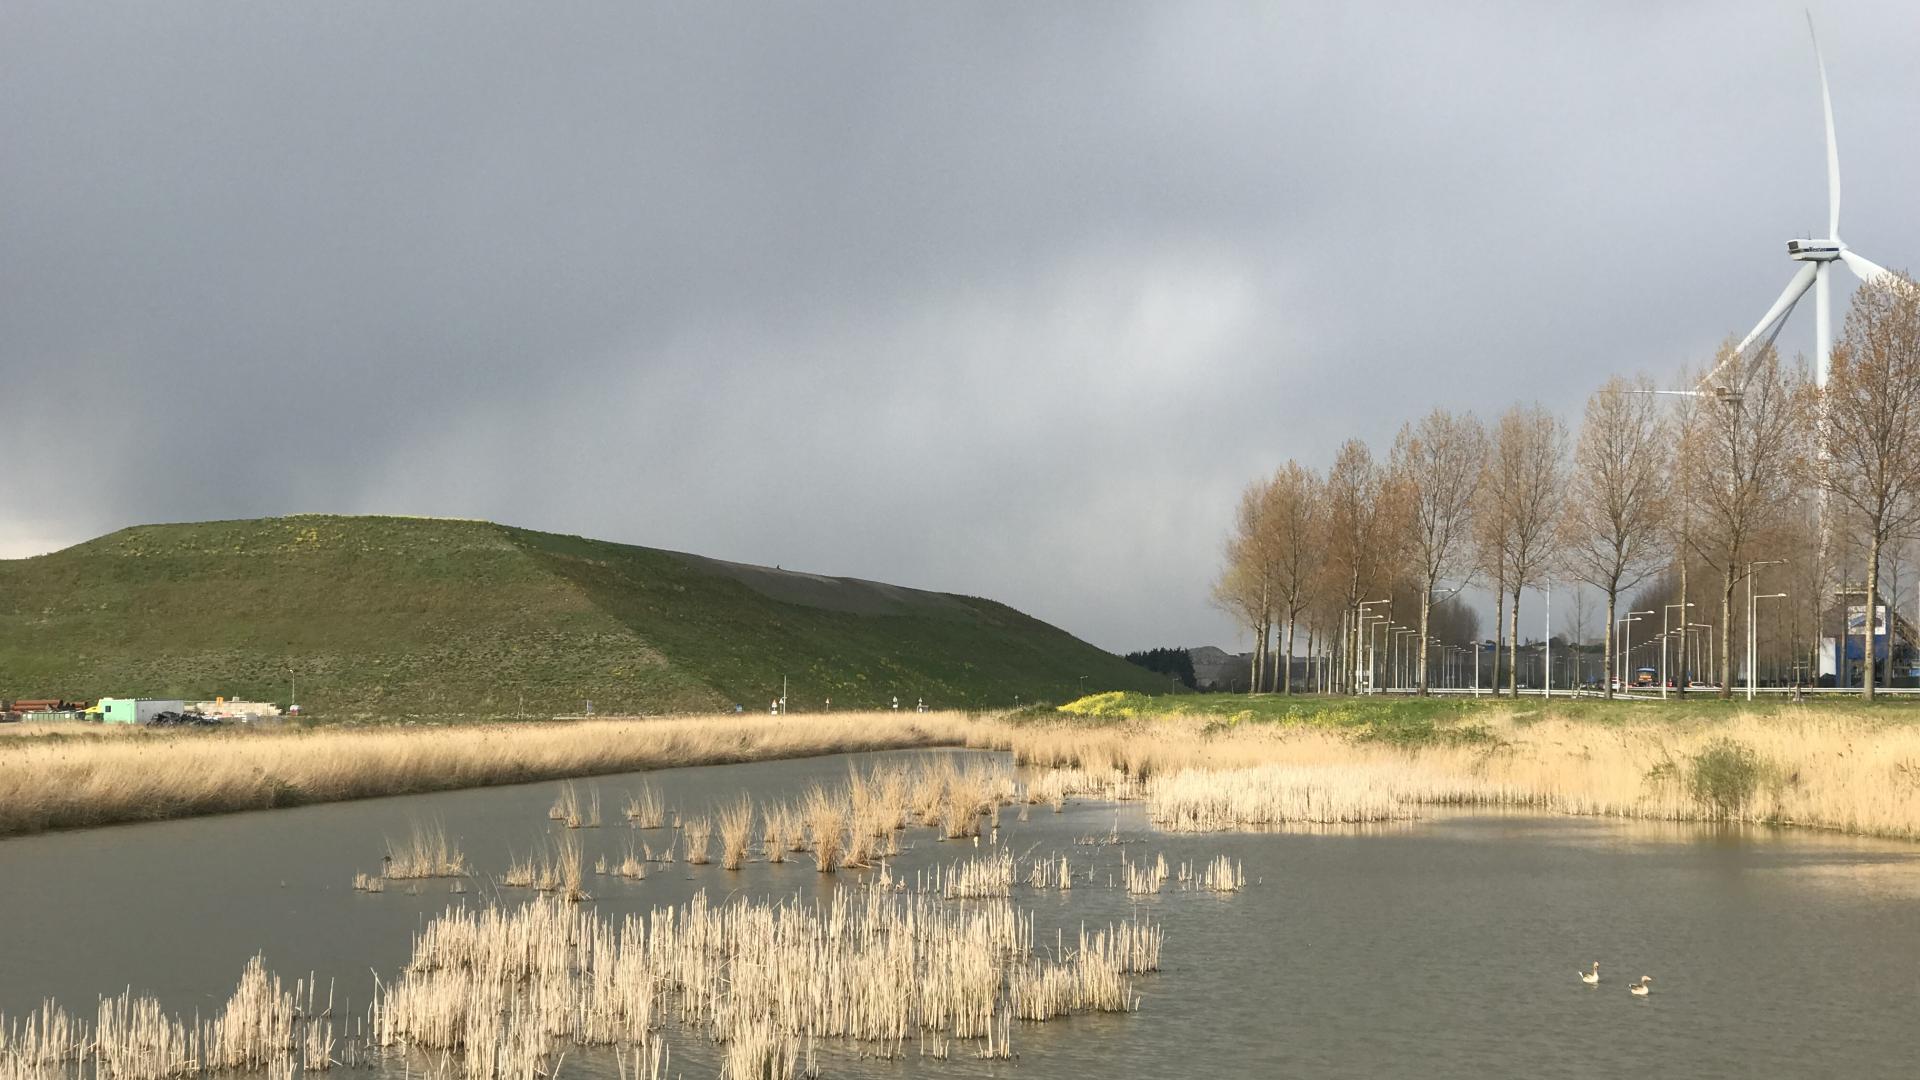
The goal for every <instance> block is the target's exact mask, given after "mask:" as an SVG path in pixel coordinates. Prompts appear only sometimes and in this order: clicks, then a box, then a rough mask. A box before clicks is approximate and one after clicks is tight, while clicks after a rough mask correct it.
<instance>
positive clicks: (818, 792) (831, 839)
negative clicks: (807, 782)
mask: <svg viewBox="0 0 1920 1080" xmlns="http://www.w3.org/2000/svg"><path fill="white" fill-rule="evenodd" d="M800 817H801V818H802V820H804V821H805V822H806V825H807V836H808V838H809V843H810V844H811V846H812V849H813V862H814V866H815V867H816V868H818V869H819V871H820V872H821V873H823V874H831V873H832V872H833V871H834V870H835V869H836V868H838V867H839V866H840V865H841V862H842V855H843V849H844V847H845V845H846V841H847V831H846V830H847V811H846V808H845V807H844V806H842V805H841V803H840V801H839V800H838V799H835V798H834V797H833V796H831V795H828V794H827V793H826V791H825V790H823V789H821V788H820V787H819V786H817V785H816V786H815V787H813V788H811V789H809V790H808V791H807V795H806V798H805V799H804V800H803V801H802V802H801V805H800Z"/></svg>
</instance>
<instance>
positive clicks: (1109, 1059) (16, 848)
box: [0, 754, 1920, 1078]
mask: <svg viewBox="0 0 1920 1080" xmlns="http://www.w3.org/2000/svg"><path fill="white" fill-rule="evenodd" d="M916 756H918V755H913V754H906V755H874V756H871V757H869V758H864V759H862V760H873V759H875V758H886V757H896V758H901V757H904V758H909V759H910V758H913V757H916ZM848 762H849V759H847V758H821V759H811V760H805V761H793V762H768V763H758V764H752V765H735V766H720V767H710V768H698V769H683V770H672V771H667V772H659V773H653V774H648V775H647V776H646V779H647V780H648V781H649V782H651V783H652V784H653V785H654V786H655V787H656V788H658V789H659V790H660V791H661V792H662V793H663V794H664V796H665V797H666V799H667V801H668V802H669V804H670V805H672V806H674V807H677V808H679V809H681V810H683V811H684V812H688V813H700V812H703V811H704V810H705V809H707V808H708V807H711V806H717V805H719V804H721V803H723V802H725V801H727V800H729V799H732V798H735V797H737V796H738V795H739V794H740V793H741V792H742V791H743V790H744V791H749V792H751V793H752V794H753V795H754V797H755V798H756V799H762V800H764V799H767V798H786V797H792V796H795V795H798V794H799V793H801V792H802V791H804V790H805V789H806V788H807V787H808V786H809V785H811V784H814V783H826V784H831V783H834V782H837V781H839V780H840V779H842V778H844V776H845V774H846V770H847V767H848ZM639 779H640V778H639V777H610V778H603V779H601V780H598V781H594V782H591V783H594V784H597V785H598V787H599V788H600V791H601V796H602V800H603V804H604V805H605V806H606V807H607V808H608V810H609V813H608V814H607V815H606V816H607V818H608V823H607V824H606V826H604V827H602V828H600V829H581V830H576V831H574V832H572V833H571V834H569V835H572V836H575V837H577V838H579V839H580V841H581V842H582V844H583V845H584V847H585V852H586V859H587V861H588V863H589V864H591V863H592V861H593V860H594V859H596V858H597V857H599V856H601V855H606V856H608V858H609V861H612V862H617V861H618V860H619V858H620V857H621V856H622V855H623V854H624V853H625V850H626V845H627V842H628V840H629V839H630V838H631V837H632V835H633V833H632V832H631V831H630V830H629V829H628V828H627V827H626V825H625V824H624V822H621V821H620V820H619V817H618V814H617V812H616V811H615V808H617V807H619V806H621V805H623V804H624V802H625V799H626V796H627V794H628V793H629V791H631V790H632V789H633V788H634V787H635V786H636V785H637V783H638V781H639ZM587 783H589V782H582V785H583V787H584V786H585V785H586V784H587ZM557 787H558V785H554V784H535V785H525V786H520V787H509V788H493V789H486V790H479V791H465V792H446V793H440V794H434V795H422V796H409V797H404V798H393V799H379V800H370V801H366V802H359V803H347V804H338V805H332V806H318V807H307V808H302V809H297V810H284V811H275V812H272V813H257V814H244V815H233V816H228V817H218V818H206V819H199V820H195V821H178V822H163V823H156V824H148V825H134V826H122V827H115V828H109V829H98V830H91V831H87V832H76V833H68V834H60V835H51V836H39V837H27V838H21V839H15V840H7V841H4V842H0V1011H4V1012H6V1013H7V1014H9V1015H16V1016H17V1015H19V1014H21V1013H22V1012H24V1011H26V1010H28V1009H31V1008H33V1007H35V1006H37V1005H38V1004H39V1002H40V1001H41V999H42V998H43V997H44V996H47V995H54V996H56V997H58V998H59V999H61V1000H62V1001H64V1002H65V1003H66V1004H67V1005H68V1007H69V1008H70V1009H72V1010H74V1011H76V1012H80V1013H82V1014H86V1013H90V1012H91V1003H92V1001H93V999H94V998H95V996H96V995H99V994H102V993H118V992H119V991H121V990H122V989H124V988H126V987H127V986H129V985H131V986H133V987H134V988H135V989H136V990H139V991H145V992H150V993H153V994H155V995H157V996H159V997H160V998H162V1000H163V1001H165V1002H166V1004H167V1005H168V1006H169V1007H170V1008H173V1009H176V1010H179V1011H182V1012H185V1013H189V1014H190V1013H192V1012H194V1011H195V1010H198V1011H201V1012H203V1013H204V1012H206V1011H207V1010H208V1009H209V1008H210V1007H212V1006H214V1005H215V1004H217V1003H218V1002H219V1001H221V1000H223V999H224V997H225V996H226V994H228V993H229V992H230V991H231V988H232V985H233V982H234V979H235V978H236V977H237V976H238V974H239V972H240V970H241V967H242V966H243V965H244V964H245V962H246V960H247V958H248V957H249V956H251V955H252V954H253V953H254V952H255V951H260V950H264V951H265V952H266V954H267V959H268V961H269V963H270V965H271V966H272V967H273V968H274V969H275V970H277V971H279V972H280V973H282V974H283V975H288V976H291V975H294V974H305V973H306V972H309V971H313V972H317V973H318V974H319V975H320V977H321V978H322V979H323V980H326V979H329V978H331V979H334V980H337V985H338V987H339V991H340V993H341V994H342V995H343V996H344V997H346V998H348V999H350V1000H351V1001H352V1002H353V1005H354V1007H355V1008H356V1009H359V1008H364V1005H365V1001H366V996H367V988H368V987H369V986H370V985H371V980H372V974H371V972H372V971H373V970H378V971H381V972H383V973H385V972H391V971H392V970H394V969H395V968H397V967H398V966H399V964H400V963H401V962H402V961H403V960H404V958H405V955H406V952H407V947H408V942H409V939H410V936H411V935H412V934H413V933H414V932H415V930H417V929H418V928H419V927H420V926H421V925H422V924H423V923H424V921H425V920H426V919H428V918H430V917H431V916H432V915H433V914H435V913H437V912H439V911H441V910H443V909H444V908H445V907H446V906H447V905H448V904H450V903H452V904H473V903H483V902H486V901H487V900H489V899H492V898H493V897H494V895H495V891H496V887H495V886H492V885H488V884H483V883H475V884H474V885H473V886H472V887H471V891H470V892H469V893H467V894H466V895H452V894H450V892H449V888H450V886H449V883H448V882H445V881H427V882H422V883H420V884H419V886H418V891H417V893H416V892H412V891H409V889H408V887H407V886H405V885H403V884H399V883H395V884H390V885H389V886H388V888H387V891H386V892H384V893H381V894H378V895H366V894H361V893H355V892H354V891H353V890H352V888H351V882H352V878H353V875H354V873H355V872H376V871H378V869H379V865H380V856H381V854H382V853H383V852H384V851H385V848H386V841H387V840H388V839H390V838H391V839H393V840H403V839H404V838H405V837H406V836H407V835H408V833H409V832H410V830H411V829H412V827H413V825H414V824H416V823H421V822H440V823H443V824H444V825H445V826H446V828H447V830H448V831H449V833H451V834H453V835H455V836H457V837H458V838H459V840H460V842H461V845H462V847H463V848H464V849H465V851H466V853H467V856H468V858H469V860H470V862H472V863H473V864H474V865H475V866H476V867H477V868H478V869H479V870H480V871H481V872H483V873H485V874H492V875H498V874H499V873H500V872H502V871H503V870H504V869H505V867H506V865H507V863H508V861H509V857H510V855H511V854H514V853H521V854H524V853H525V852H526V851H528V850H529V849H530V848H532V847H534V846H536V845H538V844H539V843H541V842H542V841H543V839H545V838H550V837H553V836H557V835H559V832H560V831H563V830H561V829H560V827H559V826H557V825H555V824H554V823H553V822H551V821H549V820H548V818H547V811H548V809H549V808H550V807H551V806H552V803H553V800H554V795H555V791H556V790H557ZM1002 825H1003V827H1002V833H1001V837H1000V839H1001V841H1002V842H1003V843H1005V844H1008V845H1010V846H1011V847H1012V849H1013V850H1014V851H1015V852H1016V853H1020V854H1023V855H1024V854H1027V853H1029V852H1033V853H1042V852H1046V851H1054V850H1057V851H1065V852H1070V853H1071V854H1072V857H1073V860H1074V863H1075V865H1076V867H1083V866H1092V867H1095V868H1096V873H1097V874H1099V875H1101V876H1102V877H1103V878H1104V876H1105V875H1106V874H1109V873H1110V874H1112V875H1115V876H1117V875H1118V874H1119V865H1120V858H1121V855H1122V853H1123V852H1124V853H1125V854H1127V856H1128V857H1130V858H1134V859H1136V860H1138V859H1140V858H1141V857H1143V856H1145V857H1147V858H1151V857H1152V856H1153V855H1155V854H1158V853H1164V854H1165V855H1166V858H1167V860H1168V861H1169V862H1170V863H1176V864H1177V863H1178V862H1181V861H1195V862H1198V861H1201V860H1204V859H1207V858H1211V857H1213V856H1215V855H1218V854H1223V853H1224V854H1226V855H1229V856H1231V857H1232V858H1234V859H1238V860H1241V861H1242V862H1243V863H1244V865H1245V869H1246V874H1247V878H1248V880H1249V882H1250V886H1249V888H1248V889H1247V890H1246V891H1244V892H1241V893H1239V894H1236V895H1233V896H1229V897H1219V896H1214V895H1210V894H1205V893H1191V892H1185V893H1183V892H1166V893H1162V894H1159V895H1153V896H1145V897H1129V896H1128V895H1126V893H1125V892H1124V891H1122V890H1119V889H1082V888H1077V889H1075V890H1074V891H1073V892H1072V893H1071V894H1068V895H1062V894H1059V893H1055V892H1033V891H1029V890H1025V889H1019V890H1016V903H1019V904H1021V905H1022V906H1024V907H1027V908H1030V909H1032V910H1033V911H1034V912H1035V919H1036V923H1037V925H1038V928H1039V930H1040V933H1041V934H1042V935H1043V936H1051V934H1052V933H1053V931H1054V930H1055V929H1058V930H1061V931H1064V932H1066V933H1068V934H1072V933H1075V932H1077V928H1078V927H1079V925H1080V924H1081V922H1082V921H1083V920H1084V921H1086V922H1088V923H1091V924H1098V923H1104V922H1105V921H1106V920H1108V919H1110V918H1117V917H1123V916H1129V915H1132V914H1135V913H1147V914H1149V915H1150V916H1151V917H1152V918H1154V919H1155V920H1158V921H1161V922H1162V923H1163V924H1164V926H1165V928H1166V949H1165V954H1164V958H1163V970H1162V972H1161V973H1159V974H1157V975H1152V976H1147V977H1144V978H1142V979H1141V980H1140V981H1139V983H1138V989H1139V990H1140V991H1141V992H1142V993H1143V994H1144V996H1145V1002H1144V1006H1143V1008H1142V1010H1141V1011H1140V1012H1139V1013H1137V1014H1132V1015H1124V1016H1107V1015H1101V1016H1076V1017H1073V1018H1070V1019H1066V1020H1059V1021H1054V1022H1051V1023H1048V1024H1045V1025H1036V1026H1026V1027H1019V1028H1016V1030H1015V1032H1014V1044H1015V1048H1016V1049H1017V1050H1018V1051H1019V1053H1020V1058H1019V1060H1017V1061H1015V1062H1012V1063H1007V1062H998V1063H990V1062H980V1061H972V1060H965V1059H955V1060H953V1061H949V1062H931V1061H921V1060H919V1059H917V1058H913V1057H909V1058H908V1059H907V1060H905V1061H903V1062H892V1063H887V1062H874V1061H862V1060H858V1059H854V1058H851V1057H848V1056H845V1055H842V1054H836V1053H826V1054H823V1055H822V1063H823V1066H824V1069H825V1072H826V1074H827V1075H830V1076H855V1077H864V1076H898V1075H901V1074H903V1073H911V1074H914V1075H929V1076H933V1075H942V1076H945V1075H951V1076H987V1075H995V1076H1028V1077H1036V1078H1045V1077H1068V1076H1071V1077H1075V1078H1081V1077H1093V1076H1175V1075H1208V1076H1233V1077H1269V1076H1311V1077H1376V1076H1443V1077H1465V1076H1486V1075H1500V1076H1512V1075H1526V1076H1569V1077H1572V1076H1582V1077H1584V1076H1593V1075H1598V1074H1604V1073H1615V1074H1620V1073H1638V1074H1643V1075H1675V1076H1753V1075H1800V1076H1808V1075H1857V1076H1910V1075H1916V1074H1920V1052H1916V1049H1915V1047H1914V1042H1913V1039H1912V1036H1911V1031H1912V1027H1913V1021H1914V1019H1915V1017H1916V1015H1920V903H1916V902H1915V901H1916V900H1917V899H1920V855H1917V854H1916V850H1917V849H1916V848H1914V847H1912V846H1910V845H1902V844H1897V843H1890V842H1881V841H1872V840H1859V839H1854V838H1847V837H1839V836H1832V835H1826V834H1816V833H1806V832H1796V831H1789V830H1771V829H1758V828H1745V829H1722V828H1713V827H1703V826H1697V825H1683V824H1675V823H1667V822H1622V821H1614V820H1603V819H1581V818H1547V817H1533V816H1527V815H1520V814H1487V813H1473V814H1455V813H1447V814H1443V815H1440V816H1437V817H1435V818H1432V819H1430V820H1426V821H1422V822H1415V823H1396V824H1394V825H1391V826H1387V827H1374V828H1370V829H1368V830H1367V831H1366V832H1364V833H1362V832H1357V831H1355V830H1351V829H1345V830H1342V829H1317V830H1314V831H1313V832H1311V833H1305V832H1292V831H1287V832H1275V833H1264V834H1212V835H1186V834H1183V835H1164V834H1159V833H1156V832H1154V831H1153V830H1151V829H1150V827H1149V826H1148V825H1147V823H1146V821H1145V819H1144V815H1143V814H1142V812H1141V808H1140V807H1139V806H1138V805H1137V804H1134V805H1123V806H1120V807H1117V808H1116V807H1114V806H1112V805H1110V804H1091V803H1073V804H1069V805H1068V807H1067V809H1066V812H1064V813H1061V814H1054V813H1052V812H1051V811H1050V810H1048V809H1047V808H1046V807H1044V806H1041V807H1035V808H1034V810H1033V812H1032V814H1031V818H1030V820H1028V821H1026V822H1021V821H1018V820H1016V818H1015V814H1014V812H1013V811H1012V810H1011V809H1010V810H1008V811H1006V812H1004V813H1003V816H1002ZM1116 832H1117V834H1118V835H1119V836H1120V837H1121V839H1123V840H1125V841H1127V842H1126V843H1124V844H1121V845H1110V846H1095V847H1075V846H1074V843H1073V842H1074V840H1075V839H1076V838H1080V837H1094V836H1106V835H1109V834H1110V833H1116ZM642 835H646V834H642ZM911 838H912V850H910V851H908V852H907V853H906V854H904V855H903V856H902V857H901V858H900V859H899V860H897V862H896V864H895V872H896V874H903V875H911V874H912V873H913V872H914V870H916V869H920V868H925V867H928V866H931V865H933V864H935V863H942V862H947V861H950V860H952V859H953V858H955V857H957V856H959V855H961V854H965V855H971V854H974V849H973V847H972V845H971V843H966V844H964V845H960V844H948V843H941V842H937V841H935V840H934V839H933V833H932V831H931V830H923V829H916V830H914V831H913V832H912V833H911ZM656 846H658V845H656ZM648 873H649V876H648V877H647V878H646V879H645V880H643V881H632V882H630V881H624V880H621V879H618V878H613V877H591V878H590V879H589V882H588V889H589V891H590V892H592V893H593V894H594V896H595V899H594V905H595V907H596V908H597V909H598V910H600V911H601V912H602V913H603V914H609V915H614V916H618V915H620V914H623V913H626V912H633V911H644V910H647V909H648V908H650V907H652V906H654V905H658V904H668V903H680V902H684V901H685V900H686V899H687V898H688V897H690V896H691V895H692V894H693V893H694V892H695V891H696V890H698V889H705V890H707V891H708V893H709V895H711V896H713V897H714V898H715V899H721V898H724V897H725V896H727V895H729V894H732V893H736V892H739V893H745V894H749V895H755V896H786V895H793V894H795V893H798V894H800V895H803V896H812V895H823V894H824V892H825V891H826V890H830V889H832V888H834V887H835V878H834V877H832V876H829V875H822V874H818V873H816V872H814V870H813V869H812V866H811V864H810V863H809V862H808V861H807V860H805V859H804V858H801V859H797V860H795V861H790V862H788V863H786V864H784V865H777V866H776V865H769V864H767V863H765V862H752V863H749V864H748V865H747V866H745V867H744V868H742V869H741V870H740V871H737V872H728V871H725V870H722V869H720V868H719V867H718V866H717V865H708V866H700V867H694V866H687V865H685V864H683V863H681V864H673V865H670V866H658V865H655V866H649V868H648ZM842 877H844V875H842ZM498 895H499V898H500V899H502V900H504V901H507V902H517V901H518V900H519V899H521V898H522V897H524V896H525V895H526V893H525V892H524V891H523V890H513V889H506V890H499V891H498ZM1596 959H1597V960H1599V961H1600V963H1601V974H1602V983H1601V985H1599V986H1598V987H1592V988H1589V987H1586V986H1583V985H1581V984H1580V982H1579V981H1578V980H1577V979H1576V978H1575V975H1574V973H1575V970H1576V969H1582V968H1585V967H1586V966H1587V965H1588V964H1590V963H1591V962H1592V961H1594V960H1596ZM1642 973H1646V974H1651V975H1653V976H1654V979H1655V983H1654V987H1655V993H1654V994H1653V995H1652V996H1651V997H1649V998H1646V999H1637V998H1633V997H1632V996H1630V995H1628V994H1627V993H1626V990H1625V986H1626V983H1627V982H1628V980H1629V979H1632V978H1634V977H1637V976H1639V975H1640V974H1642ZM668 1038H669V1041H670V1042H672V1044H673V1054H674V1061H675V1065H676V1071H682V1072H684V1074H685V1075H687V1076H690V1077H693V1076H704V1075H712V1074H713V1071H714V1070H713V1067H712V1062H713V1060H714V1059H713V1057H712V1048H711V1047H702V1046H700V1045H698V1044H697V1042H696V1041H694V1040H689V1039H685V1038H676V1037H675V1034H674V1032H673V1031H671V1030H669V1032H668ZM913 1049H914V1048H913V1047H912V1045H911V1044H910V1045H909V1047H908V1052H909V1054H911V1053H912V1052H913ZM417 1064H418V1063H416V1065H417ZM576 1072H577V1073H580V1074H584V1075H589V1076H598V1075H602V1074H605V1075H608V1076H611V1075H612V1074H613V1065H612V1059H611V1057H609V1056H607V1055H604V1054H594V1053H588V1054H573V1055H569V1057H568V1058H567V1063H566V1066H565V1069H564V1073H565V1074H573V1073H576Z"/></svg>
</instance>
